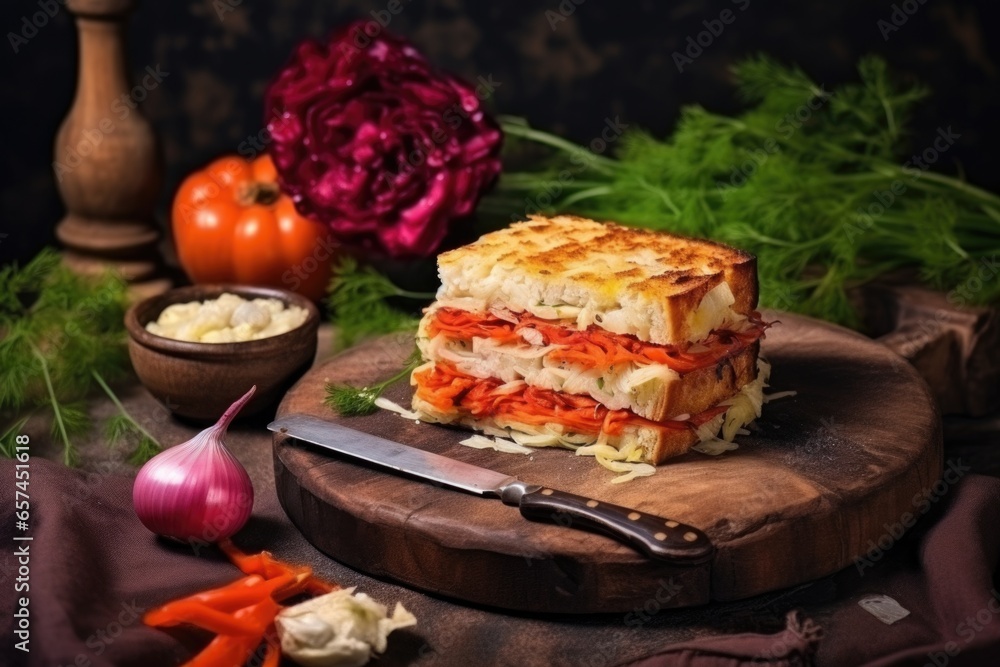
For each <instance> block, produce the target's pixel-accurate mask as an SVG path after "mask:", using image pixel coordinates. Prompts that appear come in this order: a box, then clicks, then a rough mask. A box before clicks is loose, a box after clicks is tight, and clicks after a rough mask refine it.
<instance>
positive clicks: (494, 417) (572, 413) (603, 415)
mask: <svg viewBox="0 0 1000 667" xmlns="http://www.w3.org/2000/svg"><path fill="white" fill-rule="evenodd" d="M412 383H413V384H414V385H415V386H416V393H415V394H414V396H415V398H417V399H418V400H419V401H420V402H421V403H423V404H425V405H428V406H430V407H431V408H432V409H433V410H432V411H431V414H432V415H434V414H437V415H440V416H442V417H445V418H446V419H448V420H449V421H458V420H461V419H462V418H471V419H474V420H478V419H485V418H489V419H490V420H491V421H492V422H493V423H495V424H496V425H497V426H499V427H501V428H507V427H511V428H515V429H516V428H518V427H521V426H523V425H528V426H530V427H537V426H546V425H550V424H556V425H558V426H560V427H561V428H562V431H563V433H564V434H566V435H569V436H572V435H574V434H576V435H580V436H583V438H584V439H583V440H582V441H581V442H594V441H599V439H600V436H601V435H602V434H606V435H610V436H616V435H621V433H622V432H623V431H624V430H625V427H626V426H643V427H647V428H655V429H665V430H687V429H692V430H697V428H698V427H700V426H701V425H703V424H705V423H706V422H708V421H709V420H711V419H712V418H713V417H715V416H717V415H721V414H722V413H724V412H726V410H727V407H714V408H709V409H708V410H705V411H704V412H701V413H699V414H697V415H678V417H682V418H679V419H669V420H665V421H652V420H649V419H646V418H644V417H640V416H639V415H637V414H635V413H634V412H632V411H631V410H624V409H622V410H612V409H610V408H609V407H607V406H606V405H602V404H601V403H599V402H597V401H595V400H594V399H593V398H591V397H590V396H581V395H578V394H567V393H565V392H558V391H552V390H551V389H543V388H541V387H533V386H531V385H528V384H527V383H526V382H524V381H523V380H515V381H513V382H504V381H503V380H501V379H500V378H476V377H472V376H470V375H466V374H464V373H462V372H461V371H459V370H458V369H457V368H456V367H455V366H453V365H452V364H450V363H448V362H444V361H439V362H437V363H429V364H425V365H424V366H422V367H420V368H418V369H416V370H415V371H414V372H413V377H412ZM417 405H420V403H418V404H417Z"/></svg>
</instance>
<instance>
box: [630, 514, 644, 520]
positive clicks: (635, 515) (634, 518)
mask: <svg viewBox="0 0 1000 667" xmlns="http://www.w3.org/2000/svg"><path fill="white" fill-rule="evenodd" d="M628 518H629V521H638V520H639V519H641V518H642V515H641V514H639V513H638V512H629V514H628Z"/></svg>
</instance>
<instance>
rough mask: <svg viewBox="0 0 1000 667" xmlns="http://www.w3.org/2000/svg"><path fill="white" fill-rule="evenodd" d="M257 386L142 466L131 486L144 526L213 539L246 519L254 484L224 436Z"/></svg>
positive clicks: (185, 537)
mask: <svg viewBox="0 0 1000 667" xmlns="http://www.w3.org/2000/svg"><path fill="white" fill-rule="evenodd" d="M256 389H257V387H256V385H255V386H253V387H251V388H250V391H248V392H247V393H246V394H244V395H243V398H241V399H239V400H238V401H236V402H235V403H233V404H232V405H231V406H230V407H229V409H228V410H226V413H225V414H224V415H222V417H221V418H220V419H219V421H218V423H216V424H215V426H210V427H209V428H206V429H205V430H204V431H202V432H201V433H199V434H198V435H196V436H194V437H193V438H191V439H190V440H188V441H187V442H185V443H184V444H181V445H177V446H176V447H171V448H170V449H168V450H166V451H164V452H161V453H160V454H157V455H156V456H154V457H153V458H151V459H150V460H149V461H147V462H146V465H144V466H142V469H141V470H139V474H138V475H137V476H136V478H135V485H134V486H133V487H132V504H133V505H134V506H135V513H136V514H137V515H138V516H139V520H140V521H142V523H143V525H144V526H146V528H149V529H150V530H151V531H153V532H154V533H157V534H158V535H163V536H165V537H172V538H174V539H177V540H181V541H183V542H216V541H218V540H221V539H224V538H226V537H230V536H231V535H233V534H234V533H235V532H236V531H238V530H239V529H240V528H242V527H243V526H244V524H246V522H247V520H248V519H249V518H250V512H251V510H252V509H253V485H252V483H251V482H250V476H249V475H248V474H247V471H246V469H245V468H244V467H243V466H242V465H241V464H240V462H239V461H238V460H236V457H235V456H233V455H232V453H231V452H230V451H229V450H228V449H226V443H225V441H224V438H225V435H226V429H227V428H229V423H230V422H231V421H232V420H233V418H234V417H236V415H237V413H238V412H239V411H240V410H241V409H242V408H243V406H244V405H246V403H247V401H249V400H250V397H251V396H253V393H254V391H256Z"/></svg>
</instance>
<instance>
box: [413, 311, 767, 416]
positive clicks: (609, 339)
mask: <svg viewBox="0 0 1000 667" xmlns="http://www.w3.org/2000/svg"><path fill="white" fill-rule="evenodd" d="M755 315H756V314H755ZM566 324H567V323H559V322H553V321H549V320H543V319H541V318H538V317H535V316H533V315H530V314H526V313H512V312H510V311H507V310H503V309H494V310H492V311H489V312H471V311H463V310H460V309H456V308H450V307H444V308H437V309H434V310H432V311H430V312H428V313H427V315H426V316H425V317H424V319H423V321H422V322H421V326H420V332H419V334H418V345H419V347H420V350H421V353H422V354H423V357H424V358H425V359H440V360H443V361H447V362H449V363H451V364H453V365H454V366H455V367H456V368H457V369H458V370H459V371H461V372H462V373H464V374H466V375H471V376H474V377H478V378H490V377H496V378H499V379H501V380H503V381H504V382H513V381H515V380H524V381H525V382H527V383H528V384H530V385H532V386H535V387H540V388H543V389H551V390H553V391H559V392H565V393H569V394H581V395H585V396H590V397H591V398H593V399H594V400H596V401H598V402H599V403H602V404H604V405H606V406H608V407H609V408H611V409H613V410H618V409H624V408H629V407H635V406H640V408H642V409H644V408H645V406H651V405H653V404H655V401H653V400H652V399H653V398H654V397H655V395H656V394H657V392H658V391H660V390H661V389H662V387H663V386H664V385H667V384H670V383H672V382H675V381H678V380H680V379H681V377H682V376H683V375H684V374H686V373H689V372H692V371H695V370H699V369H702V368H706V367H712V366H715V365H716V364H718V363H719V362H720V361H721V360H723V359H725V358H727V357H731V356H734V355H737V354H739V353H741V352H742V351H743V350H745V349H746V348H747V347H749V346H751V345H753V344H754V343H755V342H756V341H757V340H759V339H760V338H761V337H762V336H763V335H764V331H765V330H766V329H767V326H768V325H767V324H766V323H764V322H762V321H761V320H760V318H759V317H756V316H755V317H751V318H749V319H747V320H746V321H744V322H743V323H742V325H741V326H740V327H739V328H736V329H727V330H723V331H713V332H711V333H710V334H709V336H708V337H707V338H705V339H704V340H702V341H699V342H698V343H695V344H685V345H657V344H653V343H646V342H643V341H640V340H638V339H637V338H635V337H634V336H629V335H623V334H614V333H611V332H608V331H604V330H602V329H600V328H599V327H596V326H591V327H588V328H587V329H585V330H582V331H580V330H577V329H574V328H571V327H568V326H566ZM637 409H638V408H637Z"/></svg>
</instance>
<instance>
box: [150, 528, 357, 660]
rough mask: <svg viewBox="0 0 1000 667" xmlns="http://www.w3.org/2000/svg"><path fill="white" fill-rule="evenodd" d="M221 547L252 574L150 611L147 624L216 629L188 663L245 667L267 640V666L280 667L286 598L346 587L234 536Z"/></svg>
mask: <svg viewBox="0 0 1000 667" xmlns="http://www.w3.org/2000/svg"><path fill="white" fill-rule="evenodd" d="M219 548H220V549H222V551H223V552H224V553H225V554H226V556H228V557H229V560H230V561H232V563H233V564H234V565H236V567H238V568H239V569H240V570H241V571H242V572H243V573H244V574H245V575H246V576H244V577H241V578H240V579H237V580H236V581H233V582H231V583H229V584H225V585H223V586H219V587H216V588H212V589H209V590H206V591H201V592H199V593H194V594H193V595H189V596H187V597H184V598H180V599H178V600H174V601H173V602H168V603H166V604H164V605H161V606H159V607H156V608H154V609H151V610H149V611H148V612H146V614H145V615H144V616H143V622H145V623H146V624H147V625H151V626H154V627H168V626H174V625H180V624H182V623H183V624H188V625H193V626H195V627H198V628H201V629H202V630H207V631H209V632H214V633H216V636H215V637H214V638H213V639H212V641H211V642H209V643H208V645H207V646H206V647H205V648H204V649H202V651H201V652H200V653H198V654H197V655H195V656H193V657H192V658H191V659H190V660H189V661H188V662H186V663H185V664H184V667H230V666H231V667H241V665H243V664H244V663H245V662H246V661H247V659H248V658H249V656H250V655H251V653H252V652H253V651H254V650H255V649H258V648H259V647H260V645H261V642H265V647H264V654H263V655H264V660H263V667H277V665H278V663H279V661H280V659H281V653H280V648H279V647H278V646H277V644H275V643H274V642H273V641H271V639H269V638H268V635H269V634H270V636H271V637H273V635H274V632H273V631H274V619H275V617H276V616H277V615H278V612H280V611H281V610H282V608H283V607H282V605H281V601H282V600H286V599H289V598H292V597H294V596H297V595H301V594H303V593H312V594H316V595H320V594H323V593H329V592H331V591H334V590H337V589H339V588H340V586H339V585H337V584H334V583H330V582H328V581H325V580H323V579H321V578H319V577H316V576H314V575H313V573H312V568H310V567H308V566H304V565H292V564H291V563H285V562H284V561H281V560H278V559H277V558H275V557H274V556H272V555H271V554H270V553H269V552H267V551H261V552H260V553H257V554H253V555H249V554H245V553H243V552H242V551H240V550H239V549H238V548H236V546H235V545H234V544H233V543H232V542H231V541H230V540H223V541H222V542H220V543H219Z"/></svg>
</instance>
